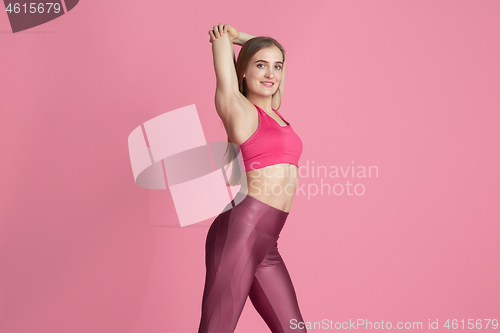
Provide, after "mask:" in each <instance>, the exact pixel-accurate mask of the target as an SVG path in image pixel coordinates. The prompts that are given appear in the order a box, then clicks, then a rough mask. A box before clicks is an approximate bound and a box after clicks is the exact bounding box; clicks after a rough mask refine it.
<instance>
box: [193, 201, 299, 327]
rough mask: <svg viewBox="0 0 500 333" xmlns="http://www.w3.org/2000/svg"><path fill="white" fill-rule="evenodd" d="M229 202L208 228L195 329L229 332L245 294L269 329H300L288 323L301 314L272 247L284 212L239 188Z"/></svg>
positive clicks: (288, 278) (283, 267)
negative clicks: (239, 190)
mask: <svg viewBox="0 0 500 333" xmlns="http://www.w3.org/2000/svg"><path fill="white" fill-rule="evenodd" d="M231 204H232V206H233V207H232V208H228V207H230V205H228V206H227V207H226V209H225V210H224V211H223V212H222V213H221V214H219V215H218V216H217V217H216V218H215V220H214V222H213V223H212V225H211V226H210V229H209V230H208V234H207V241H206V247H205V250H206V257H205V264H206V270H207V271H206V280H205V288H204V291H203V299H202V313H201V320H200V326H199V330H198V333H232V332H234V330H235V328H236V324H237V322H238V319H239V318H240V315H241V312H242V311H243V307H244V305H245V302H246V299H247V296H249V297H250V300H251V301H252V304H253V305H254V307H255V309H256V310H257V312H258V313H259V314H260V315H261V316H262V318H263V319H264V321H265V322H266V324H267V326H269V328H270V329H271V332H273V333H287V332H294V333H296V332H306V330H305V329H302V330H299V329H297V328H296V326H295V325H293V326H292V325H291V320H293V322H295V323H297V322H303V319H302V315H301V313H300V310H299V305H298V303H297V297H296V294H295V290H294V288H293V284H292V280H291V279H290V275H289V274H288V271H287V269H286V266H285V263H284V262H283V259H282V258H281V256H280V254H279V252H278V247H277V245H278V243H277V240H278V237H279V234H280V232H281V229H282V228H283V226H284V224H285V221H286V218H287V217H288V214H289V213H287V212H284V211H282V210H279V209H277V208H274V207H272V206H269V205H267V204H265V203H264V202H262V201H260V200H258V199H255V198H253V197H251V196H248V195H246V196H245V195H244V194H242V193H241V192H239V193H238V194H237V195H236V196H235V198H234V200H233V201H232V202H231ZM294 319H295V320H294ZM292 327H293V328H295V329H292Z"/></svg>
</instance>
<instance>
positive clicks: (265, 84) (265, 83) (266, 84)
mask: <svg viewBox="0 0 500 333" xmlns="http://www.w3.org/2000/svg"><path fill="white" fill-rule="evenodd" d="M261 83H262V84H263V85H264V86H266V87H268V88H270V87H272V86H274V83H267V82H261Z"/></svg>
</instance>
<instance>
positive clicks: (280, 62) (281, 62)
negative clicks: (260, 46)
mask: <svg viewBox="0 0 500 333" xmlns="http://www.w3.org/2000/svg"><path fill="white" fill-rule="evenodd" d="M260 61H262V62H265V63H266V64H267V61H265V60H257V61H256V62H255V63H258V62H260ZM276 63H279V64H282V65H283V61H276Z"/></svg>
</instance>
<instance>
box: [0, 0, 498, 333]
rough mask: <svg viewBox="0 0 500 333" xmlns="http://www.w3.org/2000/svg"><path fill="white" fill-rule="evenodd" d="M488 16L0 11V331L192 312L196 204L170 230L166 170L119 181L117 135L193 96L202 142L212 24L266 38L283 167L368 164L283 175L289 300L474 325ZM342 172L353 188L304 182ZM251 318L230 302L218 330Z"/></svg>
mask: <svg viewBox="0 0 500 333" xmlns="http://www.w3.org/2000/svg"><path fill="white" fill-rule="evenodd" d="M499 14H500V3H499V2H498V1H481V2H476V1H457V0H454V1H420V0H419V1H416V0H415V1H400V0H393V1H389V0H386V1H381V0H377V1H373V0H369V1H321V2H320V1H316V2H312V3H307V2H304V1H273V2H269V1H253V2H250V3H249V2H242V3H231V4H229V3H228V2H227V1H215V2H213V1H209V2H206V1H197V2H192V1H186V2H178V1H177V2H164V1H149V2H136V1H116V0H115V1H95V0H94V1H91V0H85V1H81V2H80V3H79V4H78V5H77V6H76V7H75V8H74V9H73V10H72V11H71V12H69V13H68V14H66V15H63V16H62V17H60V18H58V19H56V20H53V21H50V22H48V23H46V24H43V25H40V26H38V27H35V28H33V29H29V30H26V31H24V32H19V33H16V34H12V32H11V31H10V26H9V21H8V19H7V15H6V14H5V12H4V13H1V14H0V45H1V50H2V51H1V52H0V108H1V109H0V112H1V113H0V169H1V173H0V188H1V191H0V332H6V333H7V332H8V333H18V332H37V333H38V332H47V333H49V332H50V333H54V332H57V333H58V332H72V333H78V332H120V333H124V332H148V333H154V332H196V331H197V327H198V323H199V318H200V311H201V297H202V292H203V283H204V278H205V267H204V244H205V237H206V233H207V231H208V226H209V224H210V223H211V221H212V220H213V219H209V220H207V221H204V222H201V223H199V224H195V225H192V226H189V227H184V228H181V227H180V226H179V221H178V217H177V215H176V212H175V209H174V206H173V202H172V197H171V194H170V192H169V190H168V189H167V190H146V189H143V188H140V187H138V186H137V185H136V184H135V182H134V179H133V175H132V170H131V165H130V158H129V152H128V147H127V137H128V135H129V134H130V133H131V131H132V130H133V129H134V128H136V127H137V126H140V125H141V124H142V123H144V122H145V121H147V120H149V119H152V118H154V117H156V116H158V115H161V114H164V113H166V112H168V111H170V110H174V109H178V108H181V107H184V106H187V105H191V104H195V105H196V108H197V110H198V114H199V117H200V121H201V123H202V127H203V131H204V135H205V138H206V140H207V142H211V141H224V140H226V134H225V131H224V127H223V125H222V122H221V120H220V119H219V118H218V116H217V114H216V111H215V107H214V92H215V74H214V69H213V62H212V51H211V44H210V43H209V35H208V30H209V29H211V27H212V26H213V25H215V24H218V23H227V24H231V25H233V26H234V27H235V28H236V29H238V30H240V31H243V32H247V33H250V34H253V35H260V36H272V37H274V38H276V39H277V40H278V41H279V42H280V43H282V45H283V46H284V47H285V49H286V51H287V79H286V80H287V83H286V89H285V92H284V100H283V103H282V108H281V111H282V114H283V116H284V117H285V118H286V119H287V120H288V121H289V122H290V123H291V124H292V126H293V128H294V130H295V131H296V132H297V133H298V134H299V136H300V137H301V138H302V140H303V143H304V151H303V154H302V157H301V160H300V166H301V168H302V169H301V170H302V171H301V172H302V175H304V174H305V172H306V171H305V168H306V166H309V168H311V166H312V165H313V164H314V166H325V167H327V168H328V169H329V170H330V171H331V170H333V169H334V167H338V168H339V169H340V168H341V167H342V168H343V169H344V170H345V169H346V168H347V167H351V168H352V167H353V166H355V167H356V170H359V168H360V167H363V166H364V167H366V168H368V167H369V166H376V168H377V170H378V176H377V174H376V173H372V175H371V178H360V177H352V174H351V173H350V171H349V172H348V174H347V175H346V176H345V177H344V176H343V175H342V174H341V173H340V174H339V175H340V177H339V178H328V177H324V176H322V177H317V176H315V177H313V176H312V175H311V174H310V175H309V177H306V176H303V177H302V178H301V179H300V181H299V186H301V185H303V188H302V189H303V192H301V193H297V195H296V197H295V199H294V203H293V206H292V208H291V211H290V215H289V218H288V220H287V224H286V225H285V228H284V230H283V231H282V233H281V236H280V240H279V249H280V252H281V254H282V256H283V258H284V260H285V262H286V264H287V266H288V269H289V271H290V274H291V277H292V280H293V282H294V285H295V288H296V291H297V295H298V300H299V304H300V307H301V310H302V312H303V315H304V319H305V320H306V321H309V322H315V321H316V322H319V321H322V320H323V319H327V320H332V321H333V322H349V320H351V321H356V320H359V319H362V320H368V321H371V322H373V323H375V322H379V323H380V322H381V321H384V323H386V322H391V323H393V325H396V323H397V322H402V323H406V322H422V323H423V330H424V331H426V330H428V323H429V320H430V321H432V322H435V321H436V320H438V321H439V322H438V324H439V330H443V331H444V330H446V329H445V328H444V327H443V325H444V324H445V322H446V320H447V319H450V320H452V319H457V320H459V321H460V320H464V321H465V323H467V320H468V319H473V320H474V322H476V320H477V319H483V328H482V330H485V328H484V326H485V323H486V322H485V321H484V319H497V320H498V319H500V318H499V317H500V297H498V296H499V294H500V286H499V284H498V281H499V278H500V265H499V254H500V246H499V243H498V236H499V231H500V226H499V221H500V208H499V207H500V206H499V205H498V202H499V199H500V193H499V185H500V181H499V175H498V170H499V169H500V156H499V154H498V152H499V149H498V148H499V147H498V144H499V142H500V137H499V134H498V123H499V120H500V117H499V114H498V110H499V109H500V99H499V97H498V96H499V95H498V91H500V66H499V62H498V59H500V48H499V47H498V42H497V41H498V37H499V33H500V21H499V20H498V15H499ZM235 50H236V54H237V53H238V52H239V50H240V47H239V46H236V47H235ZM186 130H189V129H186ZM350 170H351V169H350ZM356 172H357V171H356ZM347 181H349V182H350V183H351V184H353V185H356V184H358V187H357V189H358V190H359V191H358V194H354V195H348V194H347V193H345V192H344V193H343V194H340V195H336V194H332V193H331V194H330V195H328V193H326V192H325V193H323V194H321V193H320V192H318V193H317V194H316V195H314V193H315V192H314V191H315V186H320V185H321V184H322V182H323V184H329V185H330V186H333V185H335V184H339V185H338V187H337V188H336V189H337V194H339V192H340V188H341V186H346V185H345V184H347ZM359 184H361V185H359ZM318 189H319V187H318ZM345 189H346V190H347V187H345ZM353 189H354V188H353V187H351V193H354V192H353ZM361 190H362V191H361ZM360 191H361V192H363V193H362V194H359V192H360ZM196 204H197V203H196V202H193V209H196ZM360 329H362V330H364V327H361V328H360ZM459 330H460V329H459ZM487 330H488V331H492V328H491V324H490V326H489V328H488V329H487ZM267 331H268V329H267V326H266V325H265V323H264V321H263V320H262V319H261V318H260V316H259V315H258V314H257V312H256V311H255V310H254V309H253V306H252V304H251V303H250V301H248V302H247V304H246V306H245V309H244V311H243V314H242V316H241V318H240V321H239V324H238V327H237V329H236V332H238V333H247V332H267ZM310 331H311V332H314V331H320V330H319V329H316V330H310Z"/></svg>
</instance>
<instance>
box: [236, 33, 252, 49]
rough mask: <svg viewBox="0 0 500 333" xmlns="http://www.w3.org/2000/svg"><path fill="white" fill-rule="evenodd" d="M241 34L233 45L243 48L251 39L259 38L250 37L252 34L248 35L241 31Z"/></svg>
mask: <svg viewBox="0 0 500 333" xmlns="http://www.w3.org/2000/svg"><path fill="white" fill-rule="evenodd" d="M239 33H240V36H239V37H238V38H236V39H235V40H233V44H236V45H240V46H243V44H245V43H246V42H247V41H248V40H249V39H252V38H254V37H257V36H254V35H250V34H247V33H245V32H241V31H240V32H239Z"/></svg>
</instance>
